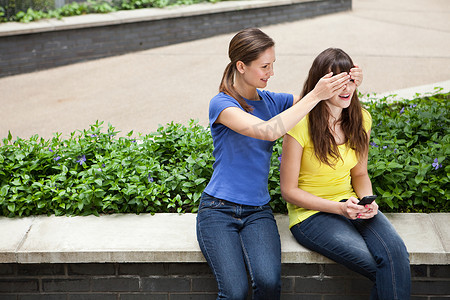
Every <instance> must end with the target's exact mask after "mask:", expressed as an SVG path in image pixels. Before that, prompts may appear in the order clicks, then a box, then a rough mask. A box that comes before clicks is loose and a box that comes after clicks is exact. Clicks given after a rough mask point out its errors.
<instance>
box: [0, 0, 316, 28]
mask: <svg viewBox="0 0 450 300" xmlns="http://www.w3.org/2000/svg"><path fill="white" fill-rule="evenodd" d="M315 1H320V0H243V1H222V2H217V3H199V4H194V5H186V6H173V7H165V8H143V9H135V10H121V11H117V12H112V13H106V14H87V15H82V16H73V17H65V18H62V19H61V20H57V19H45V20H39V21H36V22H30V23H19V22H8V23H3V24H0V36H11V35H20V34H29V33H38V32H47V31H58V30H70V29H80V28H86V27H98V26H108V25H117V24H123V23H133V22H145V21H155V20H161V19H168V18H179V17H189V16H196V15H203V14H213V13H221V12H227V11H234V10H244V9H255V8H263V7H271V6H280V5H290V4H295V3H301V2H315Z"/></svg>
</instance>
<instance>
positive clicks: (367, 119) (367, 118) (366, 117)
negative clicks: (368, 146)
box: [362, 108, 372, 132]
mask: <svg viewBox="0 0 450 300" xmlns="http://www.w3.org/2000/svg"><path fill="white" fill-rule="evenodd" d="M362 118H363V128H364V130H365V131H366V132H369V130H370V129H371V128H372V116H371V115H370V112H369V111H367V110H366V109H364V108H363V109H362Z"/></svg>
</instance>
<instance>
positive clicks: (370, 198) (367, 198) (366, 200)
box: [358, 195, 378, 205]
mask: <svg viewBox="0 0 450 300" xmlns="http://www.w3.org/2000/svg"><path fill="white" fill-rule="evenodd" d="M377 197H378V196H377V195H371V196H365V197H363V198H362V199H361V200H360V201H359V202H358V205H367V204H370V203H372V202H373V201H374V200H375V199H377Z"/></svg>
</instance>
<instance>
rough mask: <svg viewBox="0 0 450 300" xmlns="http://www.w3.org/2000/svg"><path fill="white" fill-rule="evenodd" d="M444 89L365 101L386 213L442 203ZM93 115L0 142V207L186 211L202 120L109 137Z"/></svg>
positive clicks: (204, 162)
mask: <svg viewBox="0 0 450 300" xmlns="http://www.w3.org/2000/svg"><path fill="white" fill-rule="evenodd" d="M448 98H449V94H439V95H435V96H432V97H424V98H420V99H414V100H410V101H404V102H398V103H392V104H390V103H389V101H387V100H386V99H382V100H378V101H369V102H367V103H366V104H365V106H366V107H367V109H368V110H369V111H370V112H371V114H372V116H373V129H372V135H371V147H370V155H369V173H370V176H371V179H372V182H373V186H374V190H375V192H376V193H377V194H379V195H380V196H381V197H380V198H379V200H378V201H377V202H378V203H379V204H380V206H381V208H382V209H383V210H384V211H386V212H448V211H449V204H448V201H447V200H448V199H449V191H448V186H449V178H450V175H449V174H450V165H449V164H448V163H447V160H448V159H447V157H448V155H449V152H450V134H449V130H450V129H449V128H450V121H449V101H448ZM102 125H103V122H97V123H96V124H94V125H92V126H91V127H90V129H88V130H83V131H80V132H78V133H75V132H74V133H72V134H71V136H70V137H69V138H67V139H63V138H61V135H60V134H56V135H55V137H53V138H52V139H49V140H45V139H43V138H39V137H38V136H37V135H36V136H33V137H31V138H30V139H28V140H25V139H20V138H18V139H16V140H13V138H12V135H11V134H9V136H8V137H7V138H4V139H3V144H4V145H3V146H1V147H0V215H3V216H9V217H13V216H29V215H39V214H49V215H50V214H55V215H90V214H94V215H99V214H103V213H106V214H110V213H156V212H196V210H197V206H198V203H199V199H200V195H201V193H202V191H203V189H204V188H205V186H206V184H207V182H208V180H209V178H210V177H211V175H212V164H213V162H214V158H213V157H212V150H213V145H212V139H211V135H210V132H209V129H208V128H205V127H203V126H200V125H199V124H197V123H196V122H195V121H191V122H190V123H189V124H188V125H187V126H184V125H181V124H175V123H170V124H167V125H166V126H165V127H160V128H159V129H158V130H157V132H154V133H151V134H148V135H141V134H139V135H138V137H137V138H135V137H133V132H130V133H128V134H127V135H126V136H125V137H118V136H117V133H118V132H117V131H116V130H115V128H114V127H112V126H111V125H109V126H108V128H107V130H106V131H105V130H103V132H102ZM280 155H281V140H279V141H277V142H276V144H275V146H274V154H273V156H272V167H271V170H270V176H269V190H270V193H271V196H272V199H273V200H272V201H271V205H272V207H273V208H274V211H276V212H286V207H285V203H284V201H283V200H282V198H281V195H280V188H279V160H278V158H279V156H280Z"/></svg>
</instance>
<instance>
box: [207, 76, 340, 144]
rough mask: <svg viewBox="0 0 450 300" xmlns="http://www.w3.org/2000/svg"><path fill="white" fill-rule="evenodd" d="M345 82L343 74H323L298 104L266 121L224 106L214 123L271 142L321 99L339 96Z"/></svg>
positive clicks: (298, 120) (235, 108) (292, 125)
mask: <svg viewBox="0 0 450 300" xmlns="http://www.w3.org/2000/svg"><path fill="white" fill-rule="evenodd" d="M348 80H349V75H348V74H347V73H345V72H343V73H341V74H338V75H336V76H332V73H329V74H327V75H325V76H324V77H322V78H321V79H320V80H319V82H318V83H317V84H316V86H315V87H314V89H313V90H312V91H311V92H310V93H308V94H307V95H306V96H305V97H303V99H302V100H301V101H298V102H297V103H296V104H295V105H293V106H292V107H291V108H289V109H287V110H285V111H284V112H282V113H280V114H278V115H276V116H275V117H273V118H271V119H270V120H268V121H263V120H261V119H259V118H257V117H255V116H253V115H251V114H249V113H246V112H244V111H243V110H241V109H239V108H237V107H228V108H225V109H224V110H223V111H222V112H221V113H220V114H219V117H218V118H217V120H216V123H221V124H223V125H225V126H227V127H228V128H230V129H232V130H234V131H236V132H238V133H240V134H242V135H246V136H249V137H253V138H257V139H260V140H268V141H275V140H277V139H278V138H280V137H282V136H283V135H284V134H286V132H288V130H290V129H291V128H292V127H294V126H295V125H296V124H297V123H298V122H300V120H301V119H302V118H303V117H304V116H306V114H308V113H309V112H310V111H311V109H313V108H314V107H315V106H316V105H317V103H319V102H320V101H321V100H324V99H329V98H331V97H332V96H334V95H336V94H339V93H340V92H341V91H342V90H343V88H344V87H345V85H346V84H347V82H348Z"/></svg>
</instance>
